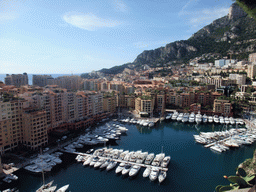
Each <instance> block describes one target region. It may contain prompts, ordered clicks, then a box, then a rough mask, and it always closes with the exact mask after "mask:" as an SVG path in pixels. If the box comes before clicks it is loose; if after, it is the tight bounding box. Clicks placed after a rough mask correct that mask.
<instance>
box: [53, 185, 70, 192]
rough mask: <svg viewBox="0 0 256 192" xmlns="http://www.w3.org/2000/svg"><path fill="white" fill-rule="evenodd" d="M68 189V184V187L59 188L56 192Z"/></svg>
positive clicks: (63, 191)
mask: <svg viewBox="0 0 256 192" xmlns="http://www.w3.org/2000/svg"><path fill="white" fill-rule="evenodd" d="M68 187H69V184H68V185H64V186H63V187H61V188H59V189H58V190H57V191H56V192H65V191H66V190H67V189H68Z"/></svg>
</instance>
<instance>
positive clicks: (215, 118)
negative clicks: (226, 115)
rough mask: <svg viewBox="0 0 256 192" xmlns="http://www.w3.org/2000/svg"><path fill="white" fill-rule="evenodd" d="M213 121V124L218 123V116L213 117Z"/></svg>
mask: <svg viewBox="0 0 256 192" xmlns="http://www.w3.org/2000/svg"><path fill="white" fill-rule="evenodd" d="M213 121H214V123H220V119H219V117H218V115H214V116H213Z"/></svg>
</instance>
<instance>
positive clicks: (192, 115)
mask: <svg viewBox="0 0 256 192" xmlns="http://www.w3.org/2000/svg"><path fill="white" fill-rule="evenodd" d="M188 122H189V123H194V122H195V114H194V113H193V112H192V113H191V114H190V115H189V119H188Z"/></svg>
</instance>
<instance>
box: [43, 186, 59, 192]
mask: <svg viewBox="0 0 256 192" xmlns="http://www.w3.org/2000/svg"><path fill="white" fill-rule="evenodd" d="M56 189H57V186H51V187H49V188H48V189H44V190H43V192H54V191H55V190H56Z"/></svg>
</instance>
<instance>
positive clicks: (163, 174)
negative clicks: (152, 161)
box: [158, 170, 167, 183]
mask: <svg viewBox="0 0 256 192" xmlns="http://www.w3.org/2000/svg"><path fill="white" fill-rule="evenodd" d="M166 176H167V173H166V171H163V170H161V171H160V173H159V176H158V181H159V183H162V182H163V181H164V180H165V178H166Z"/></svg>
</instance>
